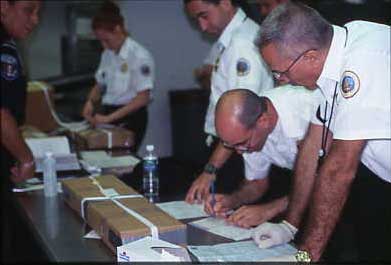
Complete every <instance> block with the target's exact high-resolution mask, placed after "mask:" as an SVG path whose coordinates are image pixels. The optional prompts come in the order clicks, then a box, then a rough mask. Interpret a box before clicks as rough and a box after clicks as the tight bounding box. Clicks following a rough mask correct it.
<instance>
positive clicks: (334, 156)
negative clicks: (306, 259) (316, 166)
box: [300, 141, 364, 261]
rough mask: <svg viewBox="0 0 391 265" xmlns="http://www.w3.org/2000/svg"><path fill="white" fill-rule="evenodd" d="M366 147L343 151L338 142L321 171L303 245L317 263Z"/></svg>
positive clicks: (361, 142) (358, 145) (301, 246)
mask: <svg viewBox="0 0 391 265" xmlns="http://www.w3.org/2000/svg"><path fill="white" fill-rule="evenodd" d="M337 142H340V141H337ZM344 142H349V141H344ZM350 142H357V141H350ZM363 146H364V141H360V142H358V144H357V145H356V148H355V150H352V149H345V150H342V151H341V148H340V147H339V146H338V143H337V144H335V145H334V146H333V149H332V150H331V151H330V155H329V157H328V158H327V160H326V161H325V163H324V165H323V166H322V168H321V170H320V172H319V178H317V180H316V185H315V189H314V193H313V197H312V199H313V203H312V204H311V207H310V212H309V219H308V225H307V227H306V230H305V232H304V239H303V242H302V244H300V248H301V249H304V250H307V251H309V252H310V254H311V257H312V259H313V260H314V261H317V260H319V259H320V257H321V255H322V253H323V251H324V248H325V247H326V244H327V241H328V240H329V238H330V236H331V233H332V231H333V230H334V227H335V225H336V223H337V221H338V219H339V216H340V214H341V212H342V209H343V207H344V205H345V202H346V200H347V197H348V194H349V190H350V186H351V183H352V182H353V179H354V176H355V173H356V170H357V166H358V163H359V161H360V156H361V150H362V148H363Z"/></svg>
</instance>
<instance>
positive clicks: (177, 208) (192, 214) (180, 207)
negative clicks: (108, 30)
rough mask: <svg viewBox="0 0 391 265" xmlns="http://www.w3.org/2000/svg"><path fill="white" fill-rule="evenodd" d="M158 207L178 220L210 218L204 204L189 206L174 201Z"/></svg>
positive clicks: (160, 204)
mask: <svg viewBox="0 0 391 265" xmlns="http://www.w3.org/2000/svg"><path fill="white" fill-rule="evenodd" d="M156 206H157V207H159V208H160V209H162V210H163V211H164V212H166V213H168V214H169V215H171V216H172V217H174V218H175V219H178V220H181V219H190V218H198V217H206V216H209V215H208V214H207V213H205V211H204V206H203V205H202V204H189V203H187V202H185V201H172V202H164V203H157V204H156Z"/></svg>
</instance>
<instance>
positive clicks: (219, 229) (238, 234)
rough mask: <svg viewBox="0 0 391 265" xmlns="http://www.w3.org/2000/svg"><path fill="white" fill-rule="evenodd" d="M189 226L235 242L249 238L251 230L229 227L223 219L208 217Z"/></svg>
mask: <svg viewBox="0 0 391 265" xmlns="http://www.w3.org/2000/svg"><path fill="white" fill-rule="evenodd" d="M190 224H191V225H194V226H195V227H198V228H200V229H203V230H206V231H208V232H210V233H213V234H216V235H219V236H222V237H226V238H229V239H232V240H235V241H239V240H243V239H248V238H251V231H252V230H251V229H246V228H241V227H238V226H234V225H230V224H228V223H227V222H226V221H225V220H224V219H218V218H215V217H209V218H205V219H202V220H198V221H194V222H191V223H190Z"/></svg>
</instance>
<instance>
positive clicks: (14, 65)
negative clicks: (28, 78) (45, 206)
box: [0, 54, 19, 81]
mask: <svg viewBox="0 0 391 265" xmlns="http://www.w3.org/2000/svg"><path fill="white" fill-rule="evenodd" d="M0 63H1V69H0V71H1V77H2V78H4V79H5V80H7V81H13V80H15V79H17V78H18V77H19V70H18V60H17V59H16V57H15V56H13V55H10V54H1V57H0Z"/></svg>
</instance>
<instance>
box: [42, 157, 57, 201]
mask: <svg viewBox="0 0 391 265" xmlns="http://www.w3.org/2000/svg"><path fill="white" fill-rule="evenodd" d="M43 189H44V194H45V196H46V197H53V196H57V172H56V160H55V159H54V157H53V153H51V152H47V153H45V159H44V161H43Z"/></svg>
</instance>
